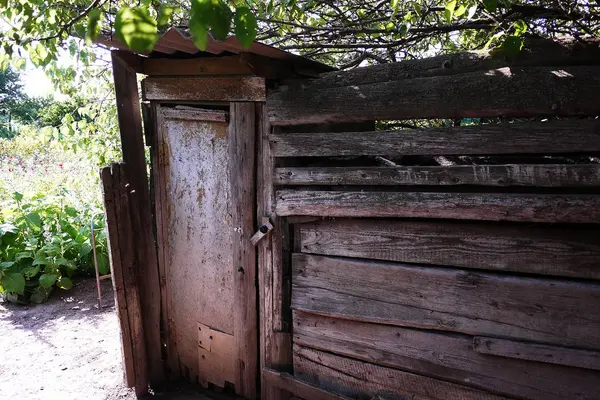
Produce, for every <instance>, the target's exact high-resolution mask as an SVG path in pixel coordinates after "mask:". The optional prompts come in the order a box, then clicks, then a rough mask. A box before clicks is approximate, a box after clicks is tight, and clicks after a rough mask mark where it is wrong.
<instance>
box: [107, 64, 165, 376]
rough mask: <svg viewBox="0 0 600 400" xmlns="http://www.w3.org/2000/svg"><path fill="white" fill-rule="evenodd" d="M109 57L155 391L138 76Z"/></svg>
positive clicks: (155, 277) (150, 246) (153, 282)
mask: <svg viewBox="0 0 600 400" xmlns="http://www.w3.org/2000/svg"><path fill="white" fill-rule="evenodd" d="M111 54H112V67H113V76H114V82H115V95H116V100H117V119H118V123H119V132H120V137H121V148H122V150H123V162H124V163H125V164H126V165H127V179H128V183H129V185H131V187H130V189H131V193H132V196H131V197H132V201H134V202H137V203H133V204H132V210H133V211H132V214H131V216H132V219H131V224H132V231H133V232H136V235H135V238H134V241H133V244H132V246H133V249H134V252H135V260H136V263H135V268H136V278H135V279H136V280H139V283H138V287H139V295H140V302H141V307H142V321H143V324H144V335H145V337H144V342H145V346H146V355H147V358H148V366H147V367H148V381H149V384H150V386H151V387H153V388H157V387H160V386H161V385H162V384H163V382H164V368H163V364H162V358H161V352H162V343H161V338H160V318H161V315H160V284H159V272H158V261H157V254H156V246H155V237H154V232H153V222H152V221H153V219H152V210H151V206H150V190H149V187H148V173H147V166H146V155H145V145H144V133H143V130H142V116H141V108H140V99H139V96H138V88H137V76H136V73H135V71H134V70H132V69H131V66H130V65H128V64H127V63H126V61H124V59H123V58H122V57H121V55H122V54H121V53H119V52H113V53H111Z"/></svg>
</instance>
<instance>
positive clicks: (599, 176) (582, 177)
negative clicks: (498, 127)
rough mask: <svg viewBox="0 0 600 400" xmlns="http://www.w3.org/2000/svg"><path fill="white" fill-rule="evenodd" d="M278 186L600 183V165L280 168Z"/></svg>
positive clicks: (565, 185) (578, 185)
mask: <svg viewBox="0 0 600 400" xmlns="http://www.w3.org/2000/svg"><path fill="white" fill-rule="evenodd" d="M274 178H275V179H274V182H275V184H276V185H481V186H543V187H582V186H600V164H575V165H565V164H561V165H518V164H511V165H456V166H448V167H403V166H398V167H314V168H310V167H307V168H301V167H297V168H277V169H276V170H275V176H274Z"/></svg>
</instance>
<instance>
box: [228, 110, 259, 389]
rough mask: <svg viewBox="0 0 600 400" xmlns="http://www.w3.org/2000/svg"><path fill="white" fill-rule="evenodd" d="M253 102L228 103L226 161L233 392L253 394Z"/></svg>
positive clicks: (255, 329)
mask: <svg viewBox="0 0 600 400" xmlns="http://www.w3.org/2000/svg"><path fill="white" fill-rule="evenodd" d="M255 143H256V110H255V105H254V103H231V106H230V124H229V161H230V166H231V167H230V168H231V213H232V225H233V238H232V241H233V242H232V245H233V248H232V253H233V275H234V281H233V291H234V293H233V297H234V312H233V319H234V320H233V331H234V337H235V343H236V351H237V357H236V371H235V372H236V374H235V375H236V376H235V387H236V392H237V393H238V394H240V395H242V396H244V397H246V398H248V399H254V398H256V394H257V393H256V381H257V367H258V326H257V324H258V321H257V312H256V296H257V288H256V249H255V247H254V245H253V244H252V243H251V242H250V238H251V237H252V235H253V234H254V226H255V223H254V222H255V199H256V197H255V187H256V186H255V185H256V182H255V171H256V160H255Z"/></svg>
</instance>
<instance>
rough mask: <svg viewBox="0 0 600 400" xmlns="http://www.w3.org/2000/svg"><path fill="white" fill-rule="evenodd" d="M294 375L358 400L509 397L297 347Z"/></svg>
mask: <svg viewBox="0 0 600 400" xmlns="http://www.w3.org/2000/svg"><path fill="white" fill-rule="evenodd" d="M294 373H295V375H297V376H298V377H299V378H300V379H303V380H307V381H308V382H312V383H314V384H316V385H318V386H321V387H324V388H326V389H328V390H331V391H333V392H336V393H340V394H341V395H344V396H348V397H351V398H354V399H385V400H388V399H390V400H391V399H397V398H409V399H414V400H437V399H439V400H446V399H461V400H472V399H478V400H484V399H485V400H500V399H505V397H502V396H498V395H495V394H491V393H486V392H483V391H480V390H477V389H473V388H469V387H466V386H462V385H457V384H455V383H450V382H445V381H442V380H438V379H433V378H429V377H426V376H422V375H417V374H412V373H409V372H404V371H400V370H397V369H392V368H386V367H381V366H378V365H374V364H370V363H366V362H363V361H358V360H354V359H351V358H347V357H340V356H338V355H334V354H330V353H325V352H322V351H317V350H314V349H310V348H307V347H302V346H298V345H295V346H294Z"/></svg>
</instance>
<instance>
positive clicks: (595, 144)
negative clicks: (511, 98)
mask: <svg viewBox="0 0 600 400" xmlns="http://www.w3.org/2000/svg"><path fill="white" fill-rule="evenodd" d="M270 141H271V143H272V145H273V154H274V156H276V157H337V156H353V155H361V156H365V155H372V156H377V155H382V156H384V155H385V156H407V155H453V154H458V155H467V154H470V155H487V154H536V153H537V154H552V153H562V154H565V153H575V152H595V151H599V150H600V121H598V120H593V119H587V120H586V119H584V120H567V121H551V122H530V123H514V124H486V125H475V126H457V127H450V128H428V129H423V130H404V131H380V132H337V133H336V132H326V133H287V134H272V135H271V136H270Z"/></svg>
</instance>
